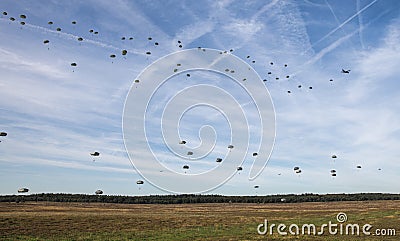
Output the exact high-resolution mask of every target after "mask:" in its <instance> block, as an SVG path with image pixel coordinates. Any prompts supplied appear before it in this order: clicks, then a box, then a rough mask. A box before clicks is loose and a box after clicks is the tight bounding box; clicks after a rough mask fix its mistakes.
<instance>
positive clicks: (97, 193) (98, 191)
mask: <svg viewBox="0 0 400 241" xmlns="http://www.w3.org/2000/svg"><path fill="white" fill-rule="evenodd" d="M94 193H95V194H96V195H100V194H103V191H102V190H100V189H99V190H96V192H94Z"/></svg>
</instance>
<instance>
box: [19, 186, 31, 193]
mask: <svg viewBox="0 0 400 241" xmlns="http://www.w3.org/2000/svg"><path fill="white" fill-rule="evenodd" d="M24 192H29V189H28V188H26V187H23V188H20V189H18V193H24Z"/></svg>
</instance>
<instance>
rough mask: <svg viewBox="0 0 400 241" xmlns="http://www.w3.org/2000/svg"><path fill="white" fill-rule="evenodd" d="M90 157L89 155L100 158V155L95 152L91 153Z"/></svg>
mask: <svg viewBox="0 0 400 241" xmlns="http://www.w3.org/2000/svg"><path fill="white" fill-rule="evenodd" d="M90 155H91V156H100V153H99V152H97V151H95V152H93V153H90Z"/></svg>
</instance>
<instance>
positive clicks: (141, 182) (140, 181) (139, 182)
mask: <svg viewBox="0 0 400 241" xmlns="http://www.w3.org/2000/svg"><path fill="white" fill-rule="evenodd" d="M143 183H144V182H143V181H142V180H138V181H137V182H136V184H138V185H142V184H143Z"/></svg>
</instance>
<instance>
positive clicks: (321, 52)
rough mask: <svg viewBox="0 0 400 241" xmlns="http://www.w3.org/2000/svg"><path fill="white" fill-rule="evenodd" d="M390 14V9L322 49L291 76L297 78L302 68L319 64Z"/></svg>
mask: <svg viewBox="0 0 400 241" xmlns="http://www.w3.org/2000/svg"><path fill="white" fill-rule="evenodd" d="M388 12H389V9H387V10H385V11H384V12H382V13H380V14H379V15H378V16H377V17H375V18H374V19H372V20H371V21H370V22H368V23H367V24H365V25H363V26H362V27H361V28H358V29H357V30H355V31H353V32H351V33H350V34H347V35H346V36H343V37H341V38H339V39H338V40H336V41H335V42H333V43H332V44H330V45H329V46H328V47H326V48H324V49H322V50H321V51H320V52H318V53H317V54H316V55H315V56H314V57H313V58H311V59H310V60H309V61H307V62H305V63H304V64H302V65H301V66H300V68H298V69H299V70H298V71H296V72H294V73H291V74H290V75H291V76H296V75H297V74H298V73H300V72H302V70H301V69H302V67H303V66H305V65H309V64H313V63H315V62H317V61H318V60H320V59H321V58H322V57H323V56H324V55H326V54H327V53H329V52H331V51H332V50H334V49H336V48H337V47H338V46H340V45H341V44H342V43H343V42H344V41H345V40H347V39H349V38H350V37H352V36H353V35H354V34H356V33H359V32H360V31H362V30H364V29H365V28H367V27H368V26H369V25H370V24H372V23H374V22H375V21H376V20H378V19H380V18H381V17H382V16H383V15H385V14H387V13H388Z"/></svg>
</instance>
